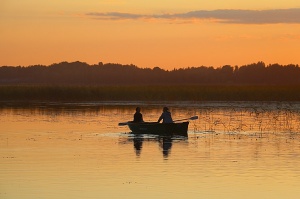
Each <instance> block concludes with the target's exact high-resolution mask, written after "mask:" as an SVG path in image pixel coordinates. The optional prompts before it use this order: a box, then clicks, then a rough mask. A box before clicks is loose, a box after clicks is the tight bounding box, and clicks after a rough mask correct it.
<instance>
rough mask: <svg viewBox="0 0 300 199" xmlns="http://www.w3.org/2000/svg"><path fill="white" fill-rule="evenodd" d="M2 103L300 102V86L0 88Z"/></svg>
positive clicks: (29, 86)
mask: <svg viewBox="0 0 300 199" xmlns="http://www.w3.org/2000/svg"><path fill="white" fill-rule="evenodd" d="M0 101H2V102H3V101H11V102H13V101H15V102H38V101H44V102H57V101H60V102H92V101H101V102H105V101H126V102H130V101H148V102H155V101H199V102H201V101H291V102H292V101H300V86H269V85H268V86H264V85H263V86H261V85H260V86H252V85H251V86H247V85H245V86H244V85H242V86H240V85H232V86H229V85H224V86H223V85H183V86H179V85H171V86H41V85H18V86H6V85H5V86H0Z"/></svg>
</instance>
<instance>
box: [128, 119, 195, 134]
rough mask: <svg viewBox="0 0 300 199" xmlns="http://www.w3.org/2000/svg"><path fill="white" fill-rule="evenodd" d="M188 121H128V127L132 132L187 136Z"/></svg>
mask: <svg viewBox="0 0 300 199" xmlns="http://www.w3.org/2000/svg"><path fill="white" fill-rule="evenodd" d="M188 125H189V122H181V123H157V122H142V123H133V122H129V123H128V126H129V129H130V130H131V131H132V133H133V134H155V135H182V136H187V131H188Z"/></svg>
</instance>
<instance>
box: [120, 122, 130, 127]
mask: <svg viewBox="0 0 300 199" xmlns="http://www.w3.org/2000/svg"><path fill="white" fill-rule="evenodd" d="M128 124H129V122H120V123H119V126H125V125H128Z"/></svg>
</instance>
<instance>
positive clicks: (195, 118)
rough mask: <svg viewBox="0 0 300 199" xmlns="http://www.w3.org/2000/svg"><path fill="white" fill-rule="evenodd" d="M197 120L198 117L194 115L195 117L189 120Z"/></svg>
mask: <svg viewBox="0 0 300 199" xmlns="http://www.w3.org/2000/svg"><path fill="white" fill-rule="evenodd" d="M197 119H198V116H197V115H195V116H193V117H191V118H190V119H189V120H197Z"/></svg>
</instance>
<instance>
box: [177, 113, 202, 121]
mask: <svg viewBox="0 0 300 199" xmlns="http://www.w3.org/2000/svg"><path fill="white" fill-rule="evenodd" d="M197 119H198V116H197V115H195V116H193V117H190V118H185V119H180V120H174V121H173V122H179V121H183V120H197Z"/></svg>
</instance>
